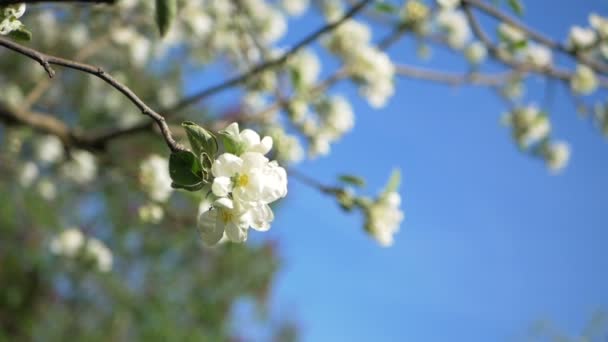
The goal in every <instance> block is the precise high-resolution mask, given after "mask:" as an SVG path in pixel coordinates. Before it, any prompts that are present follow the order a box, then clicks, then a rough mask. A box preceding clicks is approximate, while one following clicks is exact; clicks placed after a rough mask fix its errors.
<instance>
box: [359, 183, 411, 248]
mask: <svg viewBox="0 0 608 342" xmlns="http://www.w3.org/2000/svg"><path fill="white" fill-rule="evenodd" d="M400 206H401V196H400V195H399V194H398V193H396V192H389V193H387V194H384V195H382V196H381V197H380V198H379V199H378V200H377V201H376V202H374V203H372V204H371V205H370V207H369V208H368V211H367V223H366V228H367V230H368V232H369V233H370V234H371V235H372V236H373V237H374V238H375V239H376V240H377V241H378V243H380V245H382V246H384V247H388V246H391V245H392V244H393V235H394V234H395V233H397V232H398V231H399V225H400V224H401V221H403V212H402V211H401V209H400Z"/></svg>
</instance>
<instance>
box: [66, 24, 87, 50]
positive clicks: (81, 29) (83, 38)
mask: <svg viewBox="0 0 608 342" xmlns="http://www.w3.org/2000/svg"><path fill="white" fill-rule="evenodd" d="M69 38H70V43H71V44H72V45H74V46H82V45H83V44H84V43H86V42H87V40H88V39H89V30H88V29H87V27H86V26H85V25H84V24H81V23H78V24H76V25H74V26H72V28H71V30H70V33H69Z"/></svg>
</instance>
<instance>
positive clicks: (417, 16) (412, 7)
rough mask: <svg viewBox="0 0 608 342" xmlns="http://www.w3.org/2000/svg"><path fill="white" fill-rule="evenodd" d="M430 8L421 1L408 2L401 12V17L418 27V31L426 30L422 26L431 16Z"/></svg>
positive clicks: (411, 0)
mask: <svg viewBox="0 0 608 342" xmlns="http://www.w3.org/2000/svg"><path fill="white" fill-rule="evenodd" d="M429 12H430V11H429V8H428V6H427V5H426V4H424V3H423V2H421V1H419V0H408V1H406V2H405V5H404V6H403V9H402V10H401V17H402V18H403V20H405V21H407V22H408V23H412V24H415V25H416V28H417V29H418V30H420V29H424V28H425V27H424V26H421V25H420V24H422V23H424V22H425V20H426V19H427V18H428V16H429Z"/></svg>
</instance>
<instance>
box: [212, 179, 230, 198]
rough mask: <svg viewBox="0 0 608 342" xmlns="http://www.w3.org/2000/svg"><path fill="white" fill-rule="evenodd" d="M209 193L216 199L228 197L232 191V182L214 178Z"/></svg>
mask: <svg viewBox="0 0 608 342" xmlns="http://www.w3.org/2000/svg"><path fill="white" fill-rule="evenodd" d="M211 191H213V194H214V195H215V196H218V197H225V196H228V193H230V191H232V181H231V180H230V178H228V177H216V178H215V179H214V180H213V184H212V185H211Z"/></svg>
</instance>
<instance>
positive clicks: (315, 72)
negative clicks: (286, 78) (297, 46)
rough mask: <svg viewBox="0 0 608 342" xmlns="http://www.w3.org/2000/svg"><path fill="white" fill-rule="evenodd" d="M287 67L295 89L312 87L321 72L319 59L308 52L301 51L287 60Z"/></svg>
mask: <svg viewBox="0 0 608 342" xmlns="http://www.w3.org/2000/svg"><path fill="white" fill-rule="evenodd" d="M289 66H290V68H291V70H292V73H293V75H294V80H293V81H294V84H295V86H296V88H297V89H303V88H309V87H311V86H313V85H314V83H315V82H316V81H317V79H318V78H319V73H320V72H321V63H320V61H319V58H318V57H317V55H315V54H314V53H313V52H312V51H310V50H301V51H299V52H297V53H296V54H295V55H293V56H292V57H291V58H290V59H289Z"/></svg>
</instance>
